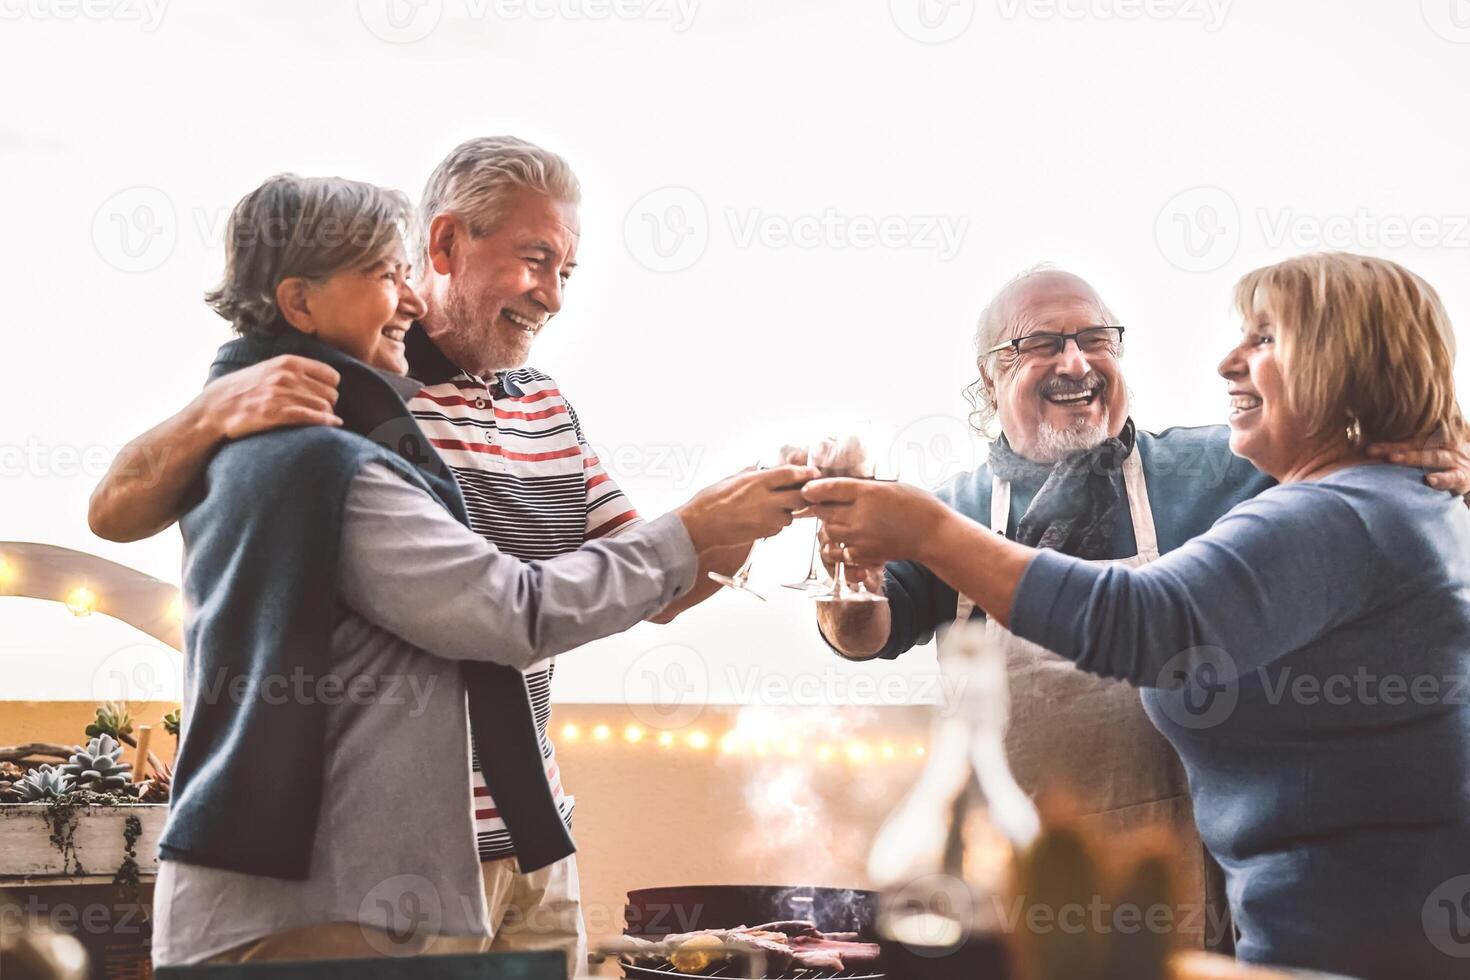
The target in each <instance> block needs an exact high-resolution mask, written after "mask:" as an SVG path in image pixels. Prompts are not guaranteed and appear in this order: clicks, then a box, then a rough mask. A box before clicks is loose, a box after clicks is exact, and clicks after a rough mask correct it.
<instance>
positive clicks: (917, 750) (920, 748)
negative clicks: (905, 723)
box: [914, 745, 924, 758]
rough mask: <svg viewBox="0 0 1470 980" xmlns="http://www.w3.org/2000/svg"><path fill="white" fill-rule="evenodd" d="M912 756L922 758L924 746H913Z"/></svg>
mask: <svg viewBox="0 0 1470 980" xmlns="http://www.w3.org/2000/svg"><path fill="white" fill-rule="evenodd" d="M914 755H916V756H919V757H921V758H922V757H923V755H924V746H922V745H915V746H914Z"/></svg>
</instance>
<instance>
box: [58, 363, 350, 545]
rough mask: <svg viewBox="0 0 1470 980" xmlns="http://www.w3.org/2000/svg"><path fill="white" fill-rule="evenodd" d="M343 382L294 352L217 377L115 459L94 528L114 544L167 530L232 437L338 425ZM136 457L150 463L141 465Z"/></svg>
mask: <svg viewBox="0 0 1470 980" xmlns="http://www.w3.org/2000/svg"><path fill="white" fill-rule="evenodd" d="M340 380H341V379H340V377H339V375H338V374H337V372H336V370H335V369H333V368H332V367H331V366H329V365H326V364H323V363H321V362H320V361H313V360H311V359H310V358H306V357H293V356H289V355H288V356H285V357H276V358H272V359H271V360H269V361H262V362H261V363H259V364H252V365H251V366H250V367H247V368H242V369H241V370H239V371H236V372H234V373H233V374H227V375H224V376H223V377H219V378H216V379H214V380H213V381H211V382H210V383H209V384H207V385H205V387H204V390H203V391H201V392H200V393H199V394H198V395H196V396H195V397H194V400H193V401H191V402H190V403H189V404H188V405H187V406H186V407H185V408H184V409H183V410H181V411H180V412H178V413H177V414H175V415H174V416H172V417H171V418H169V419H166V420H165V421H163V422H162V423H160V424H158V425H156V426H154V427H153V428H152V429H149V430H148V431H147V432H145V433H143V434H142V435H141V436H139V437H138V438H136V439H134V440H133V441H132V442H130V443H128V444H127V446H125V447H124V448H123V450H122V452H120V453H119V454H118V456H117V459H115V460H113V463H112V466H111V468H110V469H108V471H107V474H106V475H105V476H104V477H103V478H102V482H101V483H99V484H98V485H97V489H96V490H94V491H93V492H92V500H91V503H90V505H89V506H88V510H87V521H88V523H89V524H90V525H91V528H92V531H93V533H94V534H96V535H97V536H98V537H100V538H106V539H107V540H109V541H138V540H140V539H142V538H146V537H150V536H152V535H154V534H157V533H158V532H159V531H162V530H163V529H164V528H166V527H168V526H169V525H170V524H172V523H173V522H174V521H176V520H177V519H178V516H179V511H180V510H181V509H182V507H183V501H184V498H185V495H186V494H187V492H188V490H189V487H190V486H192V485H193V483H194V481H195V480H197V479H198V478H199V475H200V474H201V473H203V472H204V469H205V467H206V466H208V465H209V461H210V459H211V458H212V457H213V456H214V453H215V450H217V449H218V448H219V444H220V443H221V442H223V441H224V440H226V439H243V438H244V437H246V436H249V435H253V434H255V433H257V432H264V431H266V430H269V429H278V428H281V427H283V426H307V425H328V426H340V425H341V424H342V420H341V419H340V418H338V417H337V414H336V412H335V411H333V408H334V406H335V405H336V403H337V384H338V382H339V381H340ZM138 460H147V461H150V463H151V465H149V466H138V465H135V463H136V461H138Z"/></svg>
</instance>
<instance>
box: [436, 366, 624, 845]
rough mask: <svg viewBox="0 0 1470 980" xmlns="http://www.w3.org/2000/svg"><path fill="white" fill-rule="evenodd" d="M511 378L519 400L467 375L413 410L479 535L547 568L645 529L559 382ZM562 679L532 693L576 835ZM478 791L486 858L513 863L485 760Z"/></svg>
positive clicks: (546, 754)
mask: <svg viewBox="0 0 1470 980" xmlns="http://www.w3.org/2000/svg"><path fill="white" fill-rule="evenodd" d="M505 377H506V381H507V382H508V383H507V387H508V388H510V389H512V390H517V391H519V392H520V393H519V394H516V395H510V394H506V393H504V392H503V391H501V390H500V389H499V388H498V387H497V386H496V385H495V383H494V382H493V381H491V382H489V383H486V382H484V381H481V380H479V379H477V378H474V377H471V376H470V375H467V374H461V375H459V376H457V377H455V378H454V379H452V380H450V381H446V382H444V383H443V384H436V385H430V386H429V387H427V388H425V389H423V390H422V391H420V392H419V393H418V394H417V395H416V396H414V397H413V398H412V399H410V400H409V403H408V407H409V410H410V412H412V414H413V417H414V419H415V420H416V421H417V422H418V424H419V427H420V428H421V429H423V430H424V433H425V435H426V436H428V438H429V441H430V443H431V444H432V445H433V446H434V448H435V449H437V450H438V451H439V454H440V455H441V456H443V457H444V460H445V462H447V463H448V464H449V466H450V468H451V469H452V470H453V471H454V475H455V479H456V480H458V481H459V485H460V489H461V490H462V491H463V493H464V498H465V506H466V508H467V510H468V511H469V517H470V527H471V529H473V530H474V531H475V532H476V533H478V534H480V535H482V536H484V537H485V538H486V540H488V541H490V542H491V543H492V544H494V545H495V546H496V547H498V548H499V549H500V550H501V551H504V552H506V553H507V554H511V555H515V556H516V557H517V558H522V559H526V560H538V559H545V558H552V557H555V556H556V555H560V554H565V553H566V552H568V551H575V550H576V549H577V548H579V547H581V546H582V544H584V543H585V542H587V541H590V540H593V539H595V538H600V537H605V536H607V535H609V534H616V533H617V532H619V531H622V530H625V529H627V528H629V527H631V526H633V525H634V524H636V523H637V522H638V519H639V518H638V513H637V511H635V510H634V509H633V505H632V504H630V503H629V502H628V499H627V497H625V496H623V492H622V491H621V490H619V489H618V486H617V484H616V483H615V482H614V481H613V479H612V477H611V476H610V475H608V473H607V471H606V470H605V469H604V468H603V466H602V464H601V463H600V462H599V461H598V459H597V456H596V455H595V454H594V453H593V452H592V449H591V447H589V446H588V444H587V440H586V438H585V437H584V436H583V434H582V427H581V424H580V423H579V422H578V420H577V414H576V412H575V411H573V409H572V407H571V405H569V404H567V401H566V399H565V398H564V397H562V393H561V389H560V388H558V387H557V385H556V382H555V381H553V380H552V379H551V378H549V377H547V376H546V375H544V374H542V373H541V372H539V371H536V370H533V369H531V368H522V369H520V370H517V371H511V372H509V373H508V374H507V375H506V376H505ZM554 671H555V663H554V661H553V660H545V661H542V662H541V663H539V664H536V665H535V666H533V667H530V668H528V669H527V670H526V687H527V689H528V691H529V692H530V695H531V708H532V711H533V712H534V714H535V718H536V727H537V732H538V736H539V738H540V741H541V755H542V757H543V758H544V759H545V760H546V773H547V779H548V780H549V782H550V784H551V790H552V794H553V796H554V797H555V799H556V802H557V806H558V808H559V809H560V811H561V814H562V819H563V820H565V821H567V824H568V826H570V825H571V817H572V808H573V806H574V805H575V800H574V799H573V797H571V796H569V795H567V794H566V792H565V791H564V790H563V789H562V785H561V775H560V770H559V769H558V768H557V765H556V751H555V749H554V747H553V746H552V744H551V739H550V738H548V737H547V733H546V729H547V725H548V724H549V723H550V721H551V678H552V674H553V672H554ZM473 785H474V792H475V802H474V806H475V832H476V837H477V839H478V843H479V849H480V859H481V860H482V861H488V860H492V859H495V858H503V857H508V856H510V855H512V854H514V853H515V849H514V848H513V847H512V845H511V842H510V836H509V834H508V833H507V832H506V829H505V822H504V821H503V820H501V819H500V813H499V810H498V809H497V808H496V806H495V801H494V800H492V799H491V798H490V791H489V790H488V789H486V787H485V780H484V778H483V777H482V776H481V775H480V764H479V759H478V758H476V759H474V773H473Z"/></svg>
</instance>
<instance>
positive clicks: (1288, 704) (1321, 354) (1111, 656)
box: [806, 254, 1470, 980]
mask: <svg viewBox="0 0 1470 980" xmlns="http://www.w3.org/2000/svg"><path fill="white" fill-rule="evenodd" d="M1236 304H1237V306H1238V308H1239V310H1240V313H1241V315H1242V317H1243V318H1244V323H1243V326H1242V330H1241V339H1240V342H1239V344H1238V345H1236V347H1235V348H1234V349H1232V350H1231V351H1230V352H1229V353H1228V354H1227V355H1226V357H1225V359H1224V360H1223V361H1222V362H1221V363H1220V368H1219V372H1220V374H1221V376H1222V377H1223V378H1224V379H1225V380H1226V383H1227V387H1228V390H1229V395H1230V399H1231V412H1230V419H1229V421H1230V428H1231V440H1230V445H1231V449H1232V450H1233V451H1234V452H1235V453H1237V454H1239V455H1241V456H1243V457H1245V458H1246V459H1248V460H1250V461H1251V462H1252V463H1253V464H1255V465H1256V467H1258V468H1259V469H1260V470H1262V471H1263V472H1265V473H1267V474H1268V475H1270V476H1271V477H1273V478H1275V479H1276V480H1277V481H1278V482H1279V483H1280V486H1277V487H1273V488H1271V489H1269V490H1266V491H1265V492H1263V493H1261V494H1260V495H1259V496H1257V497H1255V498H1254V499H1252V500H1249V501H1246V502H1245V503H1242V504H1240V505H1238V506H1237V507H1235V508H1234V509H1233V510H1231V511H1230V512H1229V513H1227V514H1226V515H1225V516H1224V517H1223V518H1221V519H1220V521H1219V522H1217V523H1216V524H1215V526H1214V527H1213V528H1212V529H1211V530H1210V531H1209V532H1207V533H1206V534H1204V535H1202V536H1200V537H1198V538H1196V539H1194V540H1193V541H1191V542H1189V543H1187V544H1185V545H1184V546H1183V547H1181V548H1179V549H1178V550H1176V551H1174V552H1171V553H1170V554H1167V555H1164V556H1163V557H1161V558H1160V559H1159V560H1157V561H1155V562H1153V563H1152V564H1149V565H1147V566H1144V567H1139V568H1129V567H1125V566H1119V565H1109V566H1100V565H1095V564H1089V563H1087V562H1084V561H1081V560H1079V559H1076V558H1072V557H1069V556H1066V555H1062V554H1059V553H1057V552H1056V551H1039V550H1036V549H1032V548H1028V547H1026V546H1024V545H1019V544H1016V543H1014V542H1011V541H1007V540H1006V539H1005V538H1003V537H1002V536H1000V535H997V534H995V533H994V532H992V531H990V530H988V529H987V528H985V527H984V526H982V525H980V524H978V523H976V522H975V521H972V520H970V519H968V518H966V517H964V516H962V515H960V514H958V513H956V512H955V511H953V510H950V509H949V508H948V507H946V506H944V505H943V504H942V503H941V502H940V501H938V500H937V499H936V498H934V497H933V496H931V495H929V494H927V493H924V492H922V491H919V490H916V489H913V488H910V487H904V486H901V485H896V484H884V483H873V482H871V481H853V480H822V481H816V482H814V483H812V484H809V485H808V487H807V490H806V497H807V499H808V500H809V501H810V502H811V503H812V504H813V505H814V506H815V508H816V512H817V514H818V516H820V517H821V518H822V519H823V520H824V521H826V522H827V529H828V533H829V535H830V536H831V537H832V538H833V539H834V540H839V541H842V542H844V543H845V545H846V547H847V551H848V556H849V558H850V559H851V560H852V561H854V562H856V563H858V564H861V565H866V566H871V565H878V564H880V563H882V562H884V561H887V560H895V559H910V560H916V561H921V562H923V563H924V564H925V565H926V566H927V567H929V568H930V569H932V570H933V571H934V572H935V574H937V575H938V576H939V577H940V578H941V579H943V580H944V581H945V582H947V583H948V584H949V585H951V586H952V587H954V588H955V589H957V590H958V591H959V592H960V593H961V594H963V595H966V596H968V597H970V598H971V599H973V600H974V601H975V602H976V603H978V604H979V605H980V606H981V607H983V608H984V609H985V610H986V612H987V613H989V615H990V616H991V617H992V619H994V620H995V621H996V622H998V623H999V624H1000V625H1002V626H1005V627H1007V628H1009V629H1010V630H1011V631H1012V632H1013V633H1015V634H1017V635H1018V636H1021V637H1023V638H1025V639H1027V640H1031V641H1033V642H1036V643H1039V644H1041V645H1042V646H1044V647H1046V648H1048V649H1050V650H1053V651H1055V652H1057V653H1058V654H1061V655H1062V656H1064V657H1068V658H1070V659H1072V660H1073V661H1075V662H1076V664H1077V666H1079V667H1081V668H1082V669H1084V670H1088V671H1091V672H1093V673H1097V674H1102V675H1105V676H1109V677H1118V678H1122V679H1125V680H1127V681H1129V682H1131V683H1133V684H1135V685H1138V686H1140V687H1143V688H1146V689H1147V690H1145V691H1144V692H1143V698H1144V704H1145V707H1146V708H1147V710H1148V712H1149V716H1150V718H1151V719H1152V720H1153V722H1154V724H1155V725H1157V726H1158V728H1159V729H1160V731H1162V732H1163V734H1164V735H1165V736H1166V737H1167V738H1168V739H1169V740H1170V742H1171V743H1172V744H1173V746H1174V748H1175V749H1176V750H1177V751H1178V752H1179V755H1180V757H1181V758H1182V759H1183V761H1184V763H1185V766H1186V769H1187V770H1188V773H1189V783H1190V793H1191V796H1192V797H1193V800H1194V812H1195V817H1196V820H1197V822H1198V824H1199V828H1200V833H1201V836H1202V837H1203V839H1204V840H1205V843H1206V844H1207V845H1208V846H1209V848H1210V850H1211V852H1212V853H1213V854H1214V856H1215V858H1216V859H1217V860H1218V861H1219V862H1220V864H1221V866H1222V867H1223V868H1224V869H1225V873H1226V878H1227V891H1228V895H1229V899H1230V905H1231V911H1232V913H1233V915H1234V918H1235V922H1236V926H1237V928H1238V930H1239V943H1238V953H1239V955H1240V957H1241V958H1242V959H1245V960H1250V961H1253V962H1260V963H1271V964H1276V965H1281V966H1293V967H1307V968H1315V969H1319V970H1335V971H1338V972H1343V973H1348V974H1351V975H1354V976H1361V977H1368V978H1377V977H1385V978H1387V977H1393V978H1398V977H1414V978H1416V980H1426V978H1439V977H1450V976H1452V975H1453V976H1463V975H1464V969H1465V961H1464V960H1461V959H1454V958H1452V957H1451V956H1450V955H1449V952H1450V951H1452V950H1454V947H1453V945H1452V943H1453V942H1454V940H1455V938H1456V936H1457V935H1458V934H1457V932H1456V930H1457V929H1463V927H1464V923H1463V922H1459V921H1457V920H1454V919H1453V915H1454V913H1455V912H1456V911H1458V909H1459V904H1458V903H1459V901H1460V899H1461V896H1457V895H1448V896H1446V894H1445V888H1446V887H1447V884H1446V883H1447V882H1450V880H1451V879H1454V878H1455V877H1456V876H1458V875H1464V874H1465V873H1466V872H1467V871H1470V707H1467V704H1466V698H1465V696H1464V695H1465V690H1466V688H1465V681H1466V676H1467V651H1470V512H1467V511H1466V508H1465V506H1464V504H1463V503H1462V502H1461V500H1460V499H1459V498H1458V497H1456V496H1453V495H1451V494H1448V493H1445V492H1443V491H1440V490H1436V489H1434V488H1432V487H1429V486H1426V485H1425V483H1424V479H1423V474H1422V472H1420V471H1418V470H1416V469H1411V468H1409V467H1405V466H1399V465H1394V463H1393V462H1392V460H1388V461H1385V460H1381V459H1377V458H1371V457H1370V456H1369V455H1368V454H1367V453H1366V452H1365V450H1364V448H1363V447H1364V446H1366V445H1368V444H1369V443H1375V442H1394V443H1418V444H1423V443H1425V442H1426V441H1430V440H1435V439H1448V440H1452V441H1455V442H1458V441H1459V440H1461V439H1463V438H1464V436H1465V434H1466V424H1465V422H1464V420H1463V418H1462V416H1461V414H1460V411H1459V408H1458V406H1457V403H1456V400H1455V393H1454V383H1453V378H1452V373H1451V372H1452V364H1453V358H1454V340H1453V334H1452V332H1451V328H1450V324H1449V320H1448V317H1447V316H1446V314H1445V311H1444V308H1443V307H1442V305H1441V304H1440V301H1439V298H1438V297H1437V296H1436V295H1435V293H1434V291H1433V290H1432V289H1431V288H1430V287H1429V286H1428V285H1427V284H1426V283H1425V282H1423V281H1422V280H1421V279H1419V278H1418V277H1417V276H1415V275H1414V274H1413V273H1411V272H1409V271H1408V270H1406V269H1404V268H1402V267H1400V266H1398V265H1395V264H1393V263H1391V262H1385V261H1381V260H1377V259H1371V258H1364V257H1361V256H1355V255H1346V254H1322V255H1310V256H1305V257H1302V258H1297V259H1292V260H1290V261H1287V262H1283V263H1281V264H1279V265H1276V266H1271V267H1269V268H1264V269H1260V270H1257V271H1256V272H1252V273H1251V274H1250V275H1248V276H1246V277H1245V278H1244V279H1242V280H1241V281H1240V283H1239V284H1238V286H1237V287H1236ZM1058 723H1059V724H1064V723H1065V719H1064V718H1059V719H1058ZM1437 898H1438V899H1444V901H1443V902H1437V901H1436V899H1437ZM1465 901H1470V898H1465ZM1441 905H1445V906H1448V908H1447V909H1446V908H1441V907H1440V906H1441ZM1447 914H1448V915H1449V916H1450V918H1449V919H1447V918H1446V915H1447Z"/></svg>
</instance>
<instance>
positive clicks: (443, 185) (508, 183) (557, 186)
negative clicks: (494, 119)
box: [417, 136, 582, 260]
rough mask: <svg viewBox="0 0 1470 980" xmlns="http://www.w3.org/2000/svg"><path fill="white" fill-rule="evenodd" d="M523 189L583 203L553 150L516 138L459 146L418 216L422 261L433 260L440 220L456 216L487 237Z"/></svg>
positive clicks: (427, 191)
mask: <svg viewBox="0 0 1470 980" xmlns="http://www.w3.org/2000/svg"><path fill="white" fill-rule="evenodd" d="M518 187H525V188H529V189H531V190H534V191H539V192H540V193H542V194H545V195H547V196H548V197H551V198H553V199H555V200H557V201H565V202H567V203H569V204H580V203H581V202H582V186H581V184H580V183H578V182H577V175H576V174H574V173H572V168H571V166H570V165H569V164H568V163H567V162H566V160H564V159H562V158H561V157H560V156H558V155H557V154H555V153H552V152H551V151H550V150H546V149H542V148H541V147H539V146H537V145H536V144H534V143H528V142H526V141H525V140H523V139H517V138H516V137H514V136H480V137H476V138H475V139H472V140H466V141H465V142H463V143H461V144H460V145H459V146H456V147H455V148H454V149H453V150H451V151H450V153H449V156H447V157H445V158H444V160H443V162H441V163H440V164H439V166H437V167H435V168H434V172H433V173H432V174H430V175H429V182H428V184H426V185H425V186H424V197H423V203H422V204H421V206H420V207H419V215H418V218H419V226H418V236H417V237H418V243H417V244H418V253H419V256H420V258H421V259H423V260H427V258H428V251H429V224H430V222H432V221H433V220H434V218H435V217H436V216H438V215H440V214H444V213H446V212H453V213H454V214H458V215H460V216H462V217H463V218H464V219H465V222H466V224H468V225H469V229H470V234H472V235H474V236H476V237H478V236H480V235H484V234H486V233H487V232H489V231H490V230H491V229H493V228H494V227H495V223H496V222H497V221H499V220H500V216H501V214H502V212H503V211H504V205H505V198H506V197H507V196H508V195H509V194H510V193H511V192H512V191H513V190H515V189H516V188H518Z"/></svg>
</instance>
